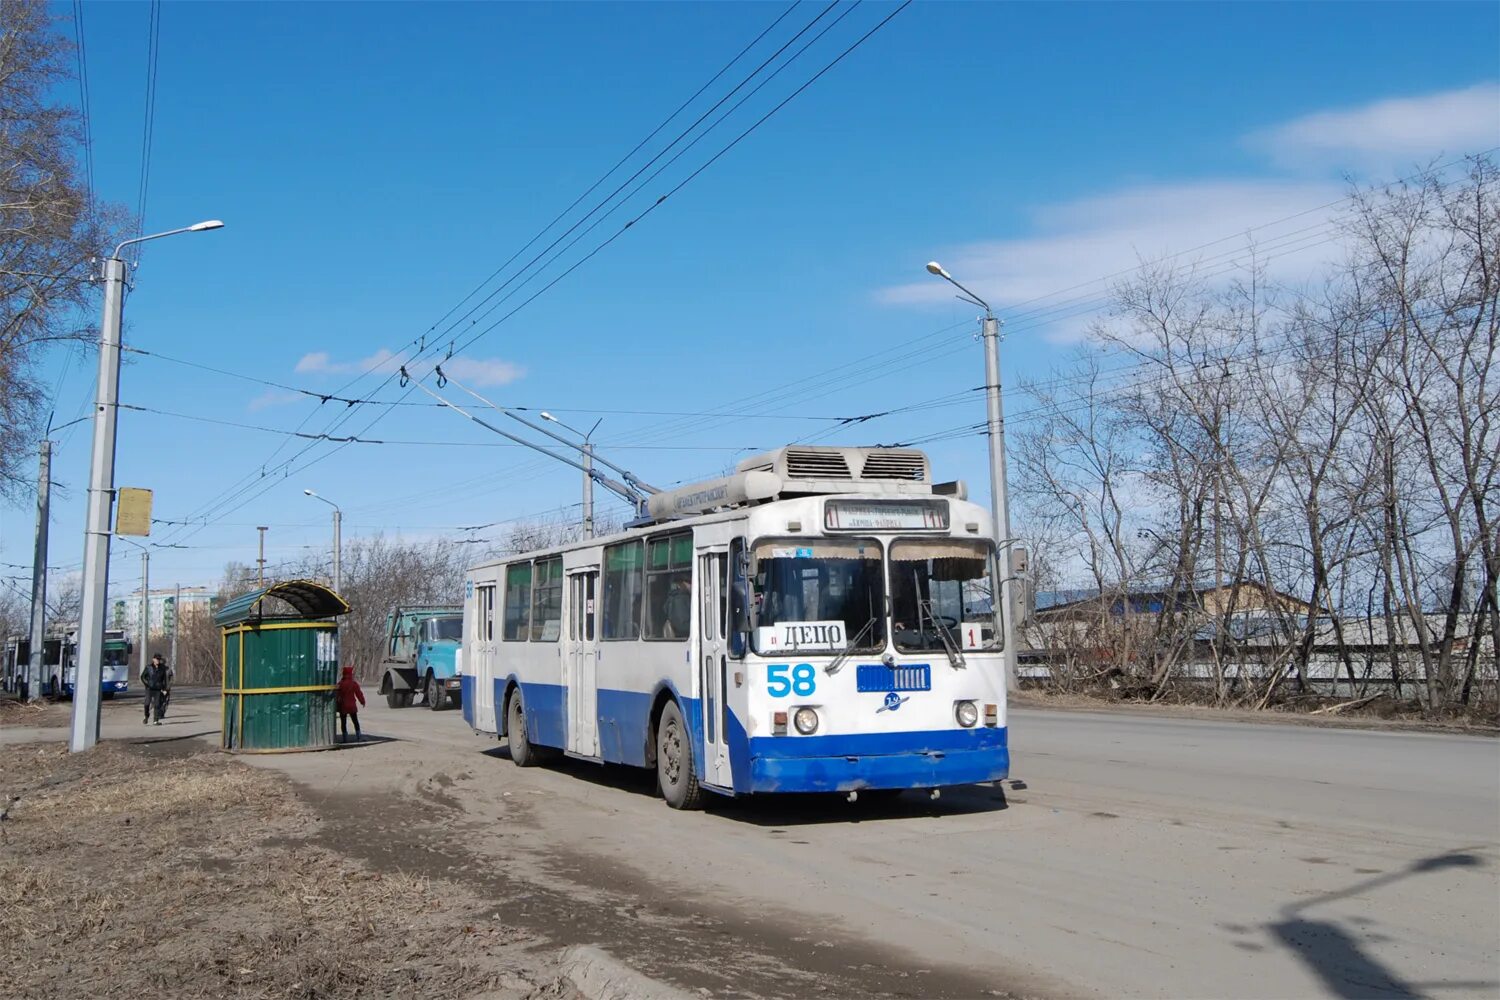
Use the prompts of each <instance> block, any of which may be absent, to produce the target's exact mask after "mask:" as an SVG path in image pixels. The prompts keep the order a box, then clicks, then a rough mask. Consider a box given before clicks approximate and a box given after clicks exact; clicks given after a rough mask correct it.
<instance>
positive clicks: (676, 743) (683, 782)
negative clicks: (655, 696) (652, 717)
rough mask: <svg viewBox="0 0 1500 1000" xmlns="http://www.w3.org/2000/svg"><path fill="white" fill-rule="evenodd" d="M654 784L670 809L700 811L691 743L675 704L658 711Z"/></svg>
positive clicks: (670, 703)
mask: <svg viewBox="0 0 1500 1000" xmlns="http://www.w3.org/2000/svg"><path fill="white" fill-rule="evenodd" d="M656 783H657V785H659V786H660V787H661V797H662V798H664V799H666V800H667V805H669V806H671V807H672V808H673V809H701V808H702V807H703V789H701V788H700V787H698V770H697V766H696V765H695V763H694V761H693V740H692V737H691V736H690V735H689V734H688V728H687V726H686V725H684V724H683V721H682V712H681V711H680V710H679V709H678V708H677V703H676V702H675V701H669V702H667V706H666V707H665V708H663V709H662V710H661V723H660V724H659V725H658V727H657V730H656Z"/></svg>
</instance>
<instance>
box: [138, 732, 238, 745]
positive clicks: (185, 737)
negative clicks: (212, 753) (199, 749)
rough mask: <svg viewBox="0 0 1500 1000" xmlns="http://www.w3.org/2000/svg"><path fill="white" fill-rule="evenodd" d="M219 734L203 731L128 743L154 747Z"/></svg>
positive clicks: (217, 733)
mask: <svg viewBox="0 0 1500 1000" xmlns="http://www.w3.org/2000/svg"><path fill="white" fill-rule="evenodd" d="M219 732H220V730H217V729H205V730H203V731H202V732H199V733H183V734H182V735H180V736H159V737H156V738H151V737H147V738H145V739H139V740H130V741H128V742H129V743H130V744H131V745H132V746H138V747H149V746H155V745H156V744H158V743H181V742H182V741H183V740H196V739H201V738H203V737H204V736H217V735H219Z"/></svg>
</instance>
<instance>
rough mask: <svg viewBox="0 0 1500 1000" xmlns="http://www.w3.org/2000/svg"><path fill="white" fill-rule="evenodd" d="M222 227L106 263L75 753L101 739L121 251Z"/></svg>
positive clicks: (211, 225)
mask: <svg viewBox="0 0 1500 1000" xmlns="http://www.w3.org/2000/svg"><path fill="white" fill-rule="evenodd" d="M222 225H224V223H222V222H219V221H218V220H216V219H215V220H209V221H207V222H199V223H197V224H195V225H191V226H185V227H183V228H182V229H172V230H168V231H167V232H164V233H154V234H152V235H151V236H140V237H137V238H136V239H133V240H126V241H125V242H123V243H121V244H120V245H119V246H117V247H115V252H114V253H113V254H111V255H110V258H109V259H108V260H106V261H105V262H104V317H103V321H102V322H101V323H100V325H99V381H98V386H97V388H96V389H95V392H94V449H93V459H92V461H91V464H90V468H89V490H88V512H87V514H86V515H85V520H84V526H83V608H82V611H81V612H80V616H79V622H78V671H77V673H76V674H75V675H74V678H73V724H72V728H71V730H70V732H69V738H68V749H69V750H71V751H72V752H74V753H78V752H80V751H83V750H88V749H89V748H91V747H92V746H93V745H94V744H95V743H98V742H99V705H100V692H99V684H100V680H101V678H100V670H101V669H102V665H103V662H104V616H105V613H106V599H107V593H106V592H107V590H108V588H109V539H110V531H109V522H110V513H111V510H112V508H113V506H114V499H115V430H116V428H115V418H116V416H117V410H118V406H117V405H116V404H117V403H118V402H119V396H120V327H121V324H122V322H123V321H124V310H125V261H124V260H123V259H121V257H120V251H121V250H124V249H125V248H126V247H127V246H130V245H132V244H135V243H144V242H146V241H147V240H156V239H161V238H162V237H163V236H175V235H177V234H178V233H189V232H201V231H203V230H206V229H218V228H219V227H220V226H222Z"/></svg>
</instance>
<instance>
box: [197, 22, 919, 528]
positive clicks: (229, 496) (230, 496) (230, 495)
mask: <svg viewBox="0 0 1500 1000" xmlns="http://www.w3.org/2000/svg"><path fill="white" fill-rule="evenodd" d="M910 3H911V0H905V2H903V3H902V4H900V5H899V6H898V7H897V8H896V9H895V10H893V11H892V12H891V13H890V14H888V15H887V16H886V17H885V18H883V19H882V20H880V21H879V22H878V23H877V24H876V25H875V26H874V27H873V28H871V29H869V30H868V31H866V32H865V33H864V34H863V35H862V36H860V38H858V39H857V40H856V41H855V42H854V43H853V44H852V45H850V46H849V47H847V48H846V49H844V51H843V52H841V53H840V54H839V55H838V56H837V57H835V58H834V59H833V60H832V61H831V62H829V63H828V64H827V65H825V66H824V67H823V68H822V69H821V70H819V71H818V72H817V73H816V74H815V75H814V76H813V77H812V78H811V79H809V80H807V81H806V82H805V83H803V84H802V85H801V86H800V87H798V88H797V89H796V90H795V91H793V92H792V93H791V94H790V95H789V96H787V97H786V98H784V99H783V100H782V101H781V102H780V103H778V104H777V105H775V106H774V107H773V108H772V109H771V110H770V111H769V112H767V113H766V114H765V115H763V116H762V117H761V118H760V119H758V120H757V121H756V122H755V123H754V124H752V125H751V126H750V127H749V128H747V129H745V130H744V131H742V132H741V133H740V134H739V135H738V136H736V137H735V138H734V139H733V140H731V141H730V142H729V143H728V144H727V145H725V146H724V147H723V148H721V149H720V150H719V151H718V152H717V153H715V154H714V156H713V157H711V158H710V159H709V160H708V161H707V162H706V163H704V164H703V165H701V166H700V167H699V168H698V169H697V170H695V171H693V172H692V173H691V174H690V175H688V177H687V178H685V179H684V180H682V181H681V182H679V183H678V184H677V185H676V186H675V187H674V188H672V189H671V190H670V191H668V192H667V193H666V194H665V195H662V196H661V197H660V198H658V199H657V200H656V201H655V202H653V203H652V205H651V206H650V207H648V208H647V209H646V210H645V211H643V212H641V213H640V214H639V215H637V216H636V217H635V218H634V219H632V220H631V221H629V222H627V223H626V224H625V225H624V226H623V227H622V228H621V229H620V230H619V231H618V232H616V233H615V234H614V235H612V236H611V237H609V238H608V239H607V240H605V241H604V242H602V243H601V244H600V245H598V246H596V247H595V248H594V249H593V250H592V251H590V252H589V253H588V254H587V255H586V256H585V257H583V258H582V259H580V260H579V261H577V262H575V263H574V264H573V265H572V266H570V267H569V268H568V269H567V270H566V271H564V272H563V273H562V274H560V275H558V276H557V277H555V278H553V279H552V281H550V282H548V284H547V285H545V286H544V287H543V288H541V289H539V290H538V291H536V292H535V293H533V294H532V295H531V296H530V297H528V298H527V299H526V300H525V301H524V302H522V303H521V304H520V305H518V306H517V307H515V308H514V309H512V310H511V311H510V312H509V313H507V314H506V315H504V316H502V317H501V318H500V319H498V320H496V321H495V322H494V323H492V324H490V325H489V326H488V327H486V328H485V329H484V330H483V331H480V332H479V333H477V334H474V335H471V336H470V337H469V338H468V340H467V341H466V342H465V343H464V345H463V346H462V347H456V346H453V345H450V350H449V356H450V357H451V356H452V355H453V354H456V353H459V352H460V351H462V350H464V349H466V348H467V347H468V346H470V345H471V344H472V343H473V342H474V341H475V340H477V339H478V338H479V337H480V336H483V335H485V334H487V333H488V332H490V331H491V330H493V329H494V328H495V327H497V326H499V325H500V324H501V323H503V322H505V321H506V320H508V319H509V318H510V317H511V316H514V315H515V314H516V313H517V312H519V311H520V310H521V309H523V308H525V306H526V305H528V304H530V303H531V302H533V301H535V300H536V299H537V298H538V297H540V296H541V295H542V294H545V293H546V292H547V291H548V290H550V289H551V288H553V287H555V286H556V285H557V283H558V282H560V281H561V280H563V279H564V278H566V277H567V276H568V275H570V274H572V273H573V272H574V271H576V270H577V269H578V268H579V267H580V266H582V265H583V264H584V263H586V262H587V261H588V260H590V259H592V258H593V257H594V256H596V255H597V254H598V253H600V252H601V251H603V250H604V249H605V248H606V247H608V246H609V245H610V244H612V243H613V242H614V241H615V240H617V239H618V238H619V237H620V236H621V235H623V234H624V233H625V232H626V231H627V230H628V229H630V228H631V227H632V226H634V225H635V224H636V223H638V222H640V221H641V220H642V219H644V218H645V217H646V216H648V215H650V214H651V212H653V211H655V209H656V208H658V207H660V205H662V204H663V203H664V202H665V201H666V200H667V199H668V198H669V197H671V195H673V194H675V193H676V192H678V191H680V190H681V189H682V188H683V187H685V186H686V185H687V184H688V183H690V182H691V181H693V180H694V179H695V178H697V177H698V176H700V175H701V174H702V173H703V172H704V171H705V170H706V169H708V167H709V166H711V165H712V164H713V163H715V162H717V161H718V160H719V159H720V158H721V157H723V156H724V155H726V154H727V153H728V152H729V151H730V150H732V149H733V148H734V147H735V146H737V145H738V144H739V143H740V142H742V141H743V140H744V139H745V138H747V137H748V136H749V135H751V134H752V133H754V132H755V131H756V130H757V129H759V128H760V127H761V126H762V125H763V124H765V122H766V121H768V120H769V119H770V118H771V117H772V116H774V115H775V114H776V113H777V112H778V111H780V110H781V109H782V108H784V107H785V106H786V105H787V104H788V103H790V102H791V101H792V100H793V99H795V98H796V97H797V96H799V95H800V94H802V93H803V92H804V91H806V90H807V88H808V87H810V86H811V85H812V84H813V83H815V82H817V80H819V79H821V78H822V77H823V76H824V75H825V74H827V73H828V72H829V71H830V70H831V69H832V68H833V67H834V66H836V65H838V64H839V63H840V62H842V61H843V60H844V59H845V58H847V57H848V56H849V55H850V54H851V53H852V52H853V51H854V50H855V49H857V48H859V47H860V46H861V45H863V44H864V42H865V41H867V40H868V39H869V38H870V37H871V36H873V35H874V34H875V33H876V32H877V31H879V30H880V29H881V28H883V27H884V26H885V25H886V24H888V23H889V22H890V21H891V19H892V18H894V17H895V16H896V15H897V14H899V13H901V12H902V11H903V10H905V9H906V8H907V7H908V6H910ZM856 6H857V5H856ZM831 7H832V5H830V7H829V8H827V9H831ZM827 9H825V11H824V13H826V10H827ZM819 16H820V17H821V16H822V15H821V14H820V15H819ZM841 19H842V18H840V20H841ZM816 21H817V18H815V19H814V20H813V22H810V23H809V27H810V26H811V24H813V23H816ZM805 30H806V28H804V29H803V31H804V32H805ZM802 33H803V32H799V33H798V35H797V36H795V37H800V36H801V34H802ZM795 37H794V39H793V41H795ZM785 48H786V46H783V47H782V49H781V50H778V51H784V50H785ZM773 58H774V56H773ZM764 65H765V64H764V63H763V64H762V66H764ZM732 93H733V91H732V92H731V95H732ZM720 103H722V101H721V102H720ZM669 148H670V147H669ZM627 183H628V182H627ZM528 266H529V265H528ZM523 270H524V269H523ZM433 353H436V349H435V348H433V349H427V348H425V346H424V347H422V348H419V350H418V353H417V355H416V358H420V357H423V356H430V355H431V354H433ZM414 360H415V358H414V359H413V361H414ZM413 361H408V362H407V364H411V363H413ZM390 381H391V376H387V378H386V379H385V380H384V381H383V382H382V386H384V385H387V384H389V382H390ZM376 391H379V390H378V389H377V390H376ZM410 392H411V390H410V389H408V390H407V393H406V395H409V394H410ZM403 398H404V397H403ZM356 408H357V407H349V408H347V409H346V411H345V412H344V413H343V414H341V415H340V416H339V418H338V419H337V420H335V421H334V424H333V426H332V427H330V428H329V431H331V430H333V429H334V428H336V427H337V426H338V425H341V424H342V423H343V422H344V421H346V420H347V419H348V418H349V416H350V415H351V414H352V413H353V412H354V410H355V409H356ZM389 412H390V409H389V408H387V409H385V410H384V411H383V412H381V413H379V414H377V415H376V416H375V418H374V419H373V420H371V421H370V422H369V424H367V425H366V426H365V428H364V429H362V430H360V431H359V432H358V433H357V434H355V435H353V436H354V437H360V436H363V435H364V434H365V433H367V432H368V430H369V429H370V428H371V427H373V426H374V425H375V423H377V422H379V420H380V419H382V418H383V417H384V416H385V415H386V414H388V413H389ZM325 433H328V432H327V431H325ZM317 443H319V442H317V441H314V442H313V443H311V444H309V445H308V446H307V447H304V448H303V449H302V450H301V451H299V452H298V453H297V454H296V455H293V456H292V457H291V458H290V459H288V460H287V461H286V462H284V463H281V466H280V468H281V469H282V470H283V476H289V475H291V474H292V472H293V471H301V469H305V468H307V467H309V466H310V465H313V464H316V463H317V462H319V461H322V460H323V459H325V458H328V457H330V456H331V455H333V454H336V453H337V452H338V451H339V450H340V449H341V448H343V447H344V446H345V444H347V442H344V443H340V444H337V445H335V447H334V448H332V449H331V450H329V451H327V452H325V453H323V454H322V455H319V456H316V457H314V458H313V459H311V460H310V461H308V462H307V463H304V464H303V465H302V466H300V467H298V468H296V469H293V468H292V466H293V464H294V463H295V462H296V461H297V459H298V458H300V457H302V456H303V455H306V454H307V453H308V452H309V451H310V450H311V448H313V447H315V446H316V445H317ZM250 478H251V483H250V484H247V485H245V486H242V487H241V486H237V488H235V489H232V490H231V491H227V492H226V494H225V495H224V498H223V499H221V500H218V501H216V502H215V503H214V504H213V505H212V507H211V509H217V508H220V507H223V506H225V505H226V504H228V503H233V502H234V500H235V499H236V497H237V495H239V494H244V493H245V492H248V491H249V490H251V489H253V483H254V479H253V473H252V474H251V477H250ZM261 478H262V479H264V478H265V474H264V473H263V474H262V477H261ZM272 485H274V484H272ZM269 488H270V487H269V486H267V487H264V488H262V489H261V490H259V491H258V492H255V493H254V494H253V495H251V496H249V497H247V498H246V499H245V500H244V501H243V502H242V503H240V504H239V506H243V505H244V503H247V502H249V501H250V500H253V499H255V498H256V497H258V496H260V495H262V494H263V493H264V492H266V491H267V490H268V489H269ZM233 509H238V507H235V508H233Z"/></svg>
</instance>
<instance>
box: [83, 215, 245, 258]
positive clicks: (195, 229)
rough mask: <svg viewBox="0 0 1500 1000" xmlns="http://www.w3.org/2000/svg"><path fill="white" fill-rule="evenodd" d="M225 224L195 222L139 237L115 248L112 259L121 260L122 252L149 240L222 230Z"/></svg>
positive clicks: (216, 221)
mask: <svg viewBox="0 0 1500 1000" xmlns="http://www.w3.org/2000/svg"><path fill="white" fill-rule="evenodd" d="M223 226H224V223H222V222H220V221H219V220H218V219H209V220H208V221H207V222H195V223H193V224H192V225H191V226H183V227H182V228H180V229H168V230H167V231H166V232H164V233H152V234H151V235H150V236H137V237H136V238H135V239H133V240H126V241H125V242H123V243H121V244H120V245H119V246H117V247H115V252H114V253H112V254H110V259H112V260H119V259H120V251H121V250H124V249H125V248H126V247H128V246H131V245H133V244H136V243H145V242H146V241H147V240H159V239H161V238H162V237H163V236H176V235H177V234H178V233H201V232H203V231H204V230H208V229H222V228H223Z"/></svg>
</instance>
